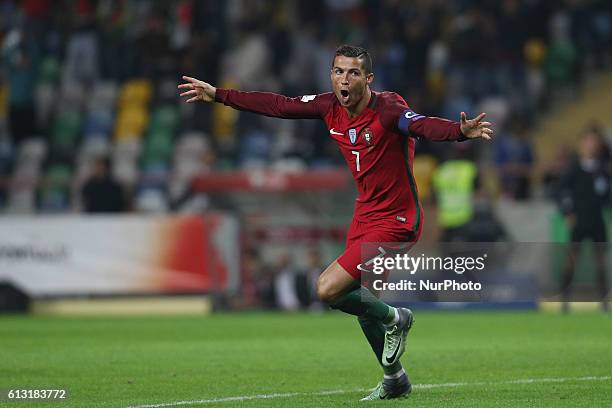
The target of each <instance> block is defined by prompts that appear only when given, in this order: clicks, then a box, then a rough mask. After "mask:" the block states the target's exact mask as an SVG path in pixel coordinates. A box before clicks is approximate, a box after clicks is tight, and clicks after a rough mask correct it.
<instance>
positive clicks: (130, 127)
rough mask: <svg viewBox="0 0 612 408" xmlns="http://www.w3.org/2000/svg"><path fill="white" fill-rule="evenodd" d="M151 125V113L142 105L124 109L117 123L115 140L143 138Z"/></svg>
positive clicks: (120, 112)
mask: <svg viewBox="0 0 612 408" xmlns="http://www.w3.org/2000/svg"><path fill="white" fill-rule="evenodd" d="M148 123H149V112H148V111H147V109H146V108H145V107H143V106H140V105H134V106H129V107H124V108H122V109H121V110H120V111H119V115H118V117H117V121H116V123H115V139H116V140H125V139H132V138H141V137H142V135H143V133H144V131H145V129H146V128H147V125H148Z"/></svg>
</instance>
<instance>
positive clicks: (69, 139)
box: [52, 111, 81, 149]
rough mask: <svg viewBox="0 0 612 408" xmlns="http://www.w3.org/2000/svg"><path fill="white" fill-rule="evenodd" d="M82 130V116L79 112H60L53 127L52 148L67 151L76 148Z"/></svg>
mask: <svg viewBox="0 0 612 408" xmlns="http://www.w3.org/2000/svg"><path fill="white" fill-rule="evenodd" d="M80 128H81V116H80V114H79V113H78V112H77V111H65V112H60V113H59V114H58V115H57V116H56V118H55V123H54V125H53V131H52V147H54V148H60V149H67V148H71V147H75V144H76V141H77V139H78V137H79V133H80Z"/></svg>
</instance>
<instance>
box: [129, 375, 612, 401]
mask: <svg viewBox="0 0 612 408" xmlns="http://www.w3.org/2000/svg"><path fill="white" fill-rule="evenodd" d="M608 380H612V376H602V377H593V376H589V377H566V378H524V379H518V380H507V381H494V382H484V381H480V382H454V383H441V384H414V385H413V386H412V388H416V389H430V388H448V387H469V386H483V385H503V384H534V383H562V382H567V381H608ZM370 390H371V388H353V389H351V390H328V391H318V392H285V393H274V394H257V395H243V396H236V397H223V398H213V399H201V400H192V401H175V402H162V403H159V404H149V405H131V406H129V407H127V408H162V407H177V406H180V405H204V404H213V403H215V402H229V401H249V400H256V399H271V398H290V397H299V396H319V395H334V394H348V393H352V392H363V391H370Z"/></svg>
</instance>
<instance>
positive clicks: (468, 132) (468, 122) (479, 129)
mask: <svg viewBox="0 0 612 408" xmlns="http://www.w3.org/2000/svg"><path fill="white" fill-rule="evenodd" d="M485 116H487V114H486V113H481V114H480V115H478V116H476V118H474V119H467V118H466V116H465V112H461V133H463V135H464V136H465V137H467V138H468V139H477V138H479V137H482V138H483V139H487V140H491V136H492V135H493V129H491V127H490V126H491V122H483V121H482V120H483V119H484V117H485Z"/></svg>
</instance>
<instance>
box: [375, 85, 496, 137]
mask: <svg viewBox="0 0 612 408" xmlns="http://www.w3.org/2000/svg"><path fill="white" fill-rule="evenodd" d="M485 115H486V114H484V113H481V114H480V115H478V116H477V117H476V118H475V119H469V120H468V119H467V118H466V116H465V112H461V116H460V122H453V121H451V120H447V119H442V118H437V117H429V116H424V115H420V114H418V113H416V112H414V111H413V110H412V109H410V108H409V107H408V105H407V104H406V101H405V100H404V99H403V98H402V97H401V96H399V95H397V94H395V95H393V96H391V98H389V102H388V104H387V105H386V106H384V108H383V109H381V122H382V124H383V126H384V127H385V128H386V129H389V130H394V131H399V132H400V133H401V134H403V135H405V136H412V137H421V138H423V139H427V140H433V141H453V140H457V141H462V140H467V139H476V138H479V137H482V138H483V139H487V140H490V139H491V135H492V134H493V130H492V129H491V123H490V122H483V119H484V117H485Z"/></svg>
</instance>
